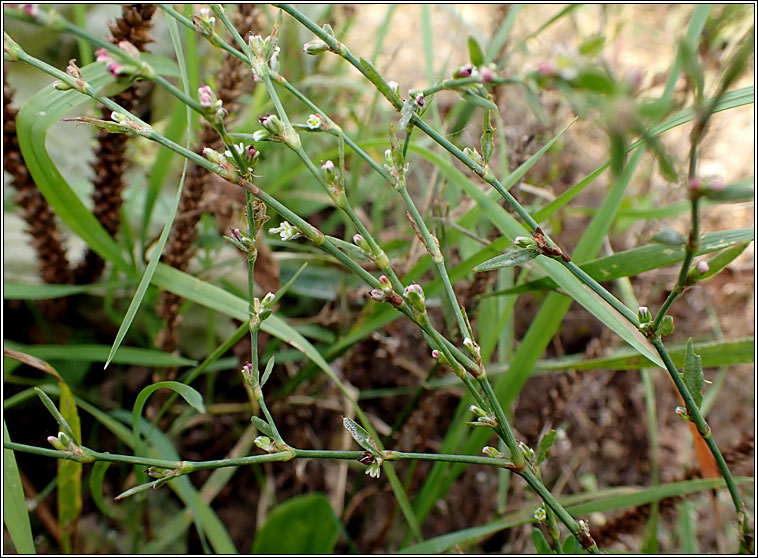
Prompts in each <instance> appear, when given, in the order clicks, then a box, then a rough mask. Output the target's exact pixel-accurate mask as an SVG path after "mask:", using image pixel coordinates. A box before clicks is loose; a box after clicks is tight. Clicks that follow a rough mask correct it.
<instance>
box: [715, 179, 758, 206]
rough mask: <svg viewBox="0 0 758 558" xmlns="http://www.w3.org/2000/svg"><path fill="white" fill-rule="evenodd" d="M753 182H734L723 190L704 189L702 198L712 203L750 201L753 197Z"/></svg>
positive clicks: (749, 180)
mask: <svg viewBox="0 0 758 558" xmlns="http://www.w3.org/2000/svg"><path fill="white" fill-rule="evenodd" d="M753 182H754V181H753V180H752V179H748V180H746V181H740V182H735V183H734V184H729V185H728V186H726V187H725V188H724V189H723V190H714V189H713V188H706V190H705V193H704V194H703V196H704V197H705V198H706V199H708V200H711V201H714V202H745V201H751V200H753V198H754V197H755V187H754V185H753Z"/></svg>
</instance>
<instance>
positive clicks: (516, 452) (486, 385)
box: [477, 374, 526, 474]
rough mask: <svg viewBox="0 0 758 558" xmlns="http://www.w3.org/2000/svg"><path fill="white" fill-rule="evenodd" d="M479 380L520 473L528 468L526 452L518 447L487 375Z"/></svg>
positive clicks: (481, 376) (478, 378)
mask: <svg viewBox="0 0 758 558" xmlns="http://www.w3.org/2000/svg"><path fill="white" fill-rule="evenodd" d="M477 380H478V381H479V385H480V386H482V390H484V394H485V395H486V396H487V400H488V401H489V402H490V405H491V406H492V410H493V411H494V412H495V417H496V418H497V423H498V426H500V427H501V428H500V429H499V430H498V431H499V432H502V434H501V437H502V439H503V441H504V442H505V445H507V446H508V450H509V451H510V452H511V459H512V460H513V464H514V465H515V466H516V472H519V471H520V470H521V469H523V468H524V467H525V466H526V458H525V457H524V452H522V451H521V448H520V447H519V445H518V441H516V436H514V435H513V430H511V425H510V422H508V417H506V416H505V411H503V406H502V405H500V401H499V400H498V398H497V395H495V392H494V390H493V389H492V385H491V384H490V382H489V379H488V378H487V375H486V374H482V375H480V376H478V377H477ZM519 474H520V473H519Z"/></svg>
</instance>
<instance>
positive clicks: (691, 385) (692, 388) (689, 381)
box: [682, 337, 705, 409]
mask: <svg viewBox="0 0 758 558" xmlns="http://www.w3.org/2000/svg"><path fill="white" fill-rule="evenodd" d="M682 377H683V379H684V383H685V384H686V385H687V389H688V390H689V392H690V394H691V395H692V398H693V399H694V400H695V404H696V405H697V406H698V409H699V408H700V405H701V404H702V403H703V388H704V387H705V376H704V375H703V365H702V363H701V362H700V355H696V354H695V350H694V349H693V348H692V337H690V338H689V339H688V340H687V352H686V354H685V357H684V372H683V374H682Z"/></svg>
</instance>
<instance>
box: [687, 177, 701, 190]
mask: <svg viewBox="0 0 758 558" xmlns="http://www.w3.org/2000/svg"><path fill="white" fill-rule="evenodd" d="M702 186H703V183H702V182H701V181H700V179H699V178H690V181H689V187H690V191H691V192H697V191H698V190H700V188H701V187H702Z"/></svg>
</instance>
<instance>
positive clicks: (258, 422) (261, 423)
mask: <svg viewBox="0 0 758 558" xmlns="http://www.w3.org/2000/svg"><path fill="white" fill-rule="evenodd" d="M252 422H253V424H255V427H256V428H257V429H258V431H259V432H262V433H263V434H264V435H266V436H268V437H269V438H274V431H273V430H271V425H270V424H269V423H267V422H266V421H265V420H263V419H262V418H261V417H256V416H253V419H252Z"/></svg>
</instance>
